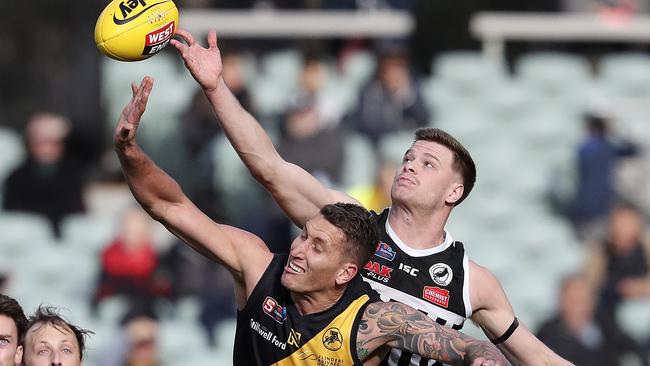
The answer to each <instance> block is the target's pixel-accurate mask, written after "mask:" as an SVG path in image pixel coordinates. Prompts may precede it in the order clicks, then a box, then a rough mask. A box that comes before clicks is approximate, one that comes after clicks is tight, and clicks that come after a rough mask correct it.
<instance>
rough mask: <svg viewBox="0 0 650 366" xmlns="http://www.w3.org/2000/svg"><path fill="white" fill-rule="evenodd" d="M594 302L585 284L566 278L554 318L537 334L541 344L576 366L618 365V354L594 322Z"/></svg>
mask: <svg viewBox="0 0 650 366" xmlns="http://www.w3.org/2000/svg"><path fill="white" fill-rule="evenodd" d="M594 306H595V299H594V293H593V290H592V288H591V287H590V286H589V284H588V282H587V281H586V280H585V279H584V278H582V277H580V276H578V275H572V276H569V277H567V278H566V279H565V280H564V281H563V282H562V286H561V287H560V296H559V303H558V309H557V314H556V315H554V316H553V317H552V318H551V319H549V320H547V321H545V322H544V323H543V324H542V326H541V327H540V329H539V331H538V332H537V337H538V338H539V340H540V341H542V342H543V343H544V344H546V345H547V346H548V347H549V348H551V349H552V350H553V351H555V352H556V353H557V354H558V355H559V356H561V357H564V358H565V359H567V360H569V361H571V362H573V363H574V364H575V365H578V366H583V365H584V366H587V365H589V366H615V365H618V364H619V362H618V352H617V350H616V348H615V347H614V345H613V344H612V343H610V342H609V339H608V338H607V333H605V332H604V330H603V329H602V327H601V326H600V325H599V324H598V323H597V322H596V320H595V319H594Z"/></svg>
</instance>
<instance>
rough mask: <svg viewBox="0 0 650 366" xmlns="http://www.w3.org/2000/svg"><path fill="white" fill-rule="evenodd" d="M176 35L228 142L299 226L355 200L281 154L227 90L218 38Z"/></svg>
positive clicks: (178, 43) (179, 46)
mask: <svg viewBox="0 0 650 366" xmlns="http://www.w3.org/2000/svg"><path fill="white" fill-rule="evenodd" d="M177 34H178V35H179V36H180V37H181V38H182V39H183V40H184V41H185V43H183V42H180V41H178V40H172V41H171V43H172V45H173V46H174V47H175V48H176V49H177V50H178V52H179V54H180V55H181V57H182V58H183V61H184V62H185V66H186V67H187V69H188V70H189V71H190V73H191V74H192V76H193V77H194V79H196V81H197V82H198V83H199V85H200V86H201V88H202V90H203V93H204V94H205V96H206V97H207V98H208V101H209V102H210V104H211V105H212V108H213V109H214V112H215V113H216V115H217V117H219V118H218V119H219V122H220V124H221V127H222V128H223V130H224V132H225V134H226V136H227V137H228V140H230V143H231V144H232V146H233V147H234V148H235V151H237V154H239V157H240V158H241V159H242V161H243V162H244V164H245V165H246V167H248V170H249V171H250V172H251V174H252V175H253V176H254V177H255V179H257V180H258V181H259V182H260V183H261V184H262V185H263V186H264V187H265V188H266V189H267V190H268V191H269V192H270V193H271V194H272V195H273V198H274V199H275V200H276V201H277V202H278V204H279V205H280V207H282V209H283V210H284V212H285V213H286V214H287V216H289V217H290V218H291V219H292V220H293V222H294V223H296V225H298V226H299V227H302V226H304V224H305V222H306V221H307V219H309V218H310V217H312V216H314V215H315V214H317V213H318V211H319V210H320V208H321V207H322V206H324V205H326V204H328V203H335V202H353V203H358V202H356V201H355V200H354V199H353V198H351V197H350V196H348V195H346V194H344V193H342V192H338V191H333V190H329V189H328V188H326V187H325V186H323V185H322V184H321V183H320V182H319V181H318V180H316V178H314V177H313V176H312V175H311V174H309V173H308V172H306V171H305V170H304V169H302V168H300V167H299V166H297V165H295V164H291V163H289V162H287V161H285V160H284V159H283V158H282V157H281V156H280V155H279V154H278V152H277V150H276V149H275V147H274V146H273V143H272V141H271V139H270V138H269V136H268V135H267V133H266V131H264V129H263V128H262V126H261V125H260V124H259V122H258V121H257V120H256V119H255V118H254V117H253V116H252V115H251V114H250V113H248V112H247V111H246V110H245V109H244V108H243V107H242V106H241V105H240V104H239V102H238V101H237V98H235V96H234V95H233V94H232V92H231V91H230V90H229V89H228V86H227V85H226V82H225V81H224V79H223V77H222V70H223V65H222V63H221V54H220V52H219V48H218V47H217V35H216V33H215V32H214V31H211V32H210V33H209V34H208V48H205V47H202V46H201V45H200V44H198V43H197V42H196V40H195V39H194V37H192V35H191V34H190V33H189V32H186V31H184V30H182V29H179V30H178V31H177Z"/></svg>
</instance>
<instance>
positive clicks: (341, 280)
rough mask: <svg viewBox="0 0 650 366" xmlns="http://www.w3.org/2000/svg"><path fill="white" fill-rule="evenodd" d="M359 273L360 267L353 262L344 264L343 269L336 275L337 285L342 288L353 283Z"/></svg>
mask: <svg viewBox="0 0 650 366" xmlns="http://www.w3.org/2000/svg"><path fill="white" fill-rule="evenodd" d="M358 272H359V267H358V266H357V265H356V264H354V263H352V262H347V263H344V264H343V268H342V269H341V270H340V271H339V273H338V274H337V275H336V284H337V285H339V286H340V285H344V284H346V283H348V282H350V281H352V279H353V278H354V276H356V275H357V273H358Z"/></svg>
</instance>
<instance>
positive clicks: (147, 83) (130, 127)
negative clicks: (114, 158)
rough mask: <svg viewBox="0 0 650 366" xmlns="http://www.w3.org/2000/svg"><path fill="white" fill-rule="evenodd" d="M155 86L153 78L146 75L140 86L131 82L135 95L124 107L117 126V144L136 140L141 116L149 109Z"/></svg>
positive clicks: (121, 144)
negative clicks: (150, 97) (150, 96)
mask: <svg viewBox="0 0 650 366" xmlns="http://www.w3.org/2000/svg"><path fill="white" fill-rule="evenodd" d="M151 88H153V79H152V78H151V77H149V76H145V77H144V78H143V79H142V82H140V86H137V85H136V84H135V83H133V82H132V83H131V91H132V92H133V97H132V98H131V101H130V102H129V104H127V105H126V107H124V109H123V110H122V114H121V115H120V119H119V121H118V122H117V127H116V128H115V146H116V147H123V146H126V145H128V144H132V143H133V142H134V141H135V134H136V131H137V129H138V125H139V124H140V118H142V114H143V113H144V111H145V109H147V101H148V100H149V94H150V93H151Z"/></svg>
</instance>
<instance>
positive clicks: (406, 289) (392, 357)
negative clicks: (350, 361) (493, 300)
mask: <svg viewBox="0 0 650 366" xmlns="http://www.w3.org/2000/svg"><path fill="white" fill-rule="evenodd" d="M389 210H390V209H389V208H386V209H384V210H383V211H382V212H381V214H377V213H375V212H372V213H371V214H372V215H373V216H374V219H375V220H376V222H377V226H378V229H379V233H380V243H379V244H378V245H377V249H376V250H375V254H374V255H373V256H372V258H371V260H370V261H369V262H368V264H366V266H365V267H364V269H363V271H362V272H361V274H362V275H363V277H364V280H366V281H367V282H368V283H370V285H371V286H372V288H373V289H375V290H377V292H379V294H380V295H381V300H383V301H397V302H401V303H403V304H407V305H410V306H412V307H414V308H416V309H418V310H420V311H422V312H424V313H425V314H427V316H429V317H430V318H431V319H433V320H435V321H436V322H437V323H438V324H441V325H445V326H449V327H452V328H453V329H457V330H458V329H461V328H462V327H463V324H464V322H465V319H466V318H469V317H470V316H471V315H472V307H471V305H470V301H469V270H468V268H469V260H468V258H467V255H466V254H465V249H464V247H463V244H462V243H461V242H457V241H454V239H453V238H452V237H451V235H450V234H449V233H448V232H446V231H445V240H444V242H443V243H442V244H441V245H439V246H436V247H435V248H431V249H412V248H409V247H408V246H406V245H405V244H404V243H403V242H402V241H401V240H400V239H399V238H398V237H397V235H396V234H395V232H393V230H392V229H391V227H390V225H389V224H388V213H389ZM382 364H383V365H391V366H407V365H435V366H441V365H443V364H442V363H441V362H435V361H431V360H427V359H422V358H420V356H417V355H413V354H411V353H410V352H408V351H402V350H399V349H392V350H391V352H390V354H389V356H388V357H386V359H385V360H384V362H383V363H382Z"/></svg>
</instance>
